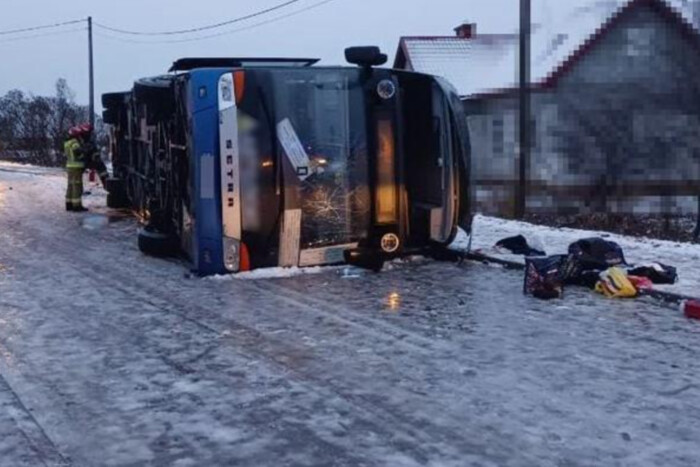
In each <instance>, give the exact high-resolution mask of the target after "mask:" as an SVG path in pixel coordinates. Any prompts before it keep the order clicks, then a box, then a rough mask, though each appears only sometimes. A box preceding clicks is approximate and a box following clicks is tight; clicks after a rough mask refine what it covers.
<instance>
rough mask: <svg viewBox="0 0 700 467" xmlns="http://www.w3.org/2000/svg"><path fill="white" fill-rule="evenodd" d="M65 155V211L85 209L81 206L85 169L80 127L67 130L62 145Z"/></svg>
mask: <svg viewBox="0 0 700 467" xmlns="http://www.w3.org/2000/svg"><path fill="white" fill-rule="evenodd" d="M63 151H64V153H65V155H66V172H67V175H68V188H67V190H66V211H76V212H81V211H85V208H84V207H83V171H84V170H85V161H84V158H83V157H84V155H83V151H82V148H81V144H80V129H79V128H78V127H74V128H71V129H70V130H68V139H67V140H66V142H65V143H64V145H63Z"/></svg>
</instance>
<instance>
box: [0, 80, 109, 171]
mask: <svg viewBox="0 0 700 467" xmlns="http://www.w3.org/2000/svg"><path fill="white" fill-rule="evenodd" d="M88 114H89V110H88V107H86V106H82V105H78V104H76V103H75V94H74V92H73V91H72V90H71V88H70V87H69V86H68V83H67V82H66V80H65V79H62V78H61V79H59V80H58V81H56V94H55V95H54V96H50V97H46V96H35V95H32V94H26V93H24V92H22V91H19V90H12V91H9V92H8V93H7V94H5V95H4V96H2V97H0V159H5V160H14V161H17V162H23V163H28V164H35V165H44V166H61V165H63V164H64V162H65V156H64V155H63V142H64V141H65V139H66V136H67V133H68V129H69V128H71V127H73V126H75V125H77V124H79V123H82V122H85V121H87V120H88ZM96 121H97V124H96V127H97V128H96V135H97V138H98V140H100V141H101V142H102V140H104V138H105V130H104V125H102V123H101V119H99V118H96Z"/></svg>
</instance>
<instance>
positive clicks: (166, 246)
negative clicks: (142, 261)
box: [138, 227, 177, 258]
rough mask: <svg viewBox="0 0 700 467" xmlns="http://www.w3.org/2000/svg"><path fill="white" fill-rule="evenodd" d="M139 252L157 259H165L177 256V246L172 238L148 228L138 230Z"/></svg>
mask: <svg viewBox="0 0 700 467" xmlns="http://www.w3.org/2000/svg"><path fill="white" fill-rule="evenodd" d="M138 243H139V250H140V251H141V253H143V254H145V255H148V256H155V257H157V258H166V257H169V256H175V255H176V254H177V246H176V244H175V241H174V239H173V237H172V236H170V235H168V234H164V233H162V232H158V231H156V230H153V229H149V228H148V227H146V228H144V229H141V230H139V238H138Z"/></svg>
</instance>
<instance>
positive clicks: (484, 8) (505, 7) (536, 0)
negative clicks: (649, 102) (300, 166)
mask: <svg viewBox="0 0 700 467" xmlns="http://www.w3.org/2000/svg"><path fill="white" fill-rule="evenodd" d="M281 1H282V0H258V1H243V0H196V1H193V0H110V1H105V0H61V1H56V0H4V1H3V7H2V10H3V11H2V15H0V30H7V29H15V28H22V27H27V26H33V25H42V24H50V23H55V22H59V21H67V20H72V19H76V18H82V17H87V16H88V15H92V16H93V17H94V20H95V21H96V22H101V23H103V24H108V25H110V26H114V27H117V28H123V29H132V30H144V31H153V30H159V31H160V30H171V29H179V28H187V27H196V26H201V25H207V24H211V23H216V22H220V21H224V20H226V19H230V18H235V17H238V16H241V15H245V14H248V13H251V12H254V11H258V10H261V9H263V8H267V7H270V6H272V5H276V4H278V3H281ZM318 1H319V0H302V1H301V2H299V4H297V5H294V6H290V7H288V8H286V9H284V10H280V11H278V12H274V13H270V14H268V15H265V16H262V17H260V18H256V19H253V20H251V21H248V22H245V23H239V24H237V25H233V26H229V27H225V28H221V29H218V30H215V31H214V32H219V31H222V32H223V31H229V30H232V29H237V28H241V27H245V26H248V25H250V24H254V23H256V22H260V21H262V20H266V19H270V18H275V17H277V16H280V15H282V14H286V13H288V12H292V11H295V10H298V9H301V8H304V7H305V6H308V5H312V4H314V3H317V2H318ZM591 1H592V0H532V3H533V21H534V22H539V23H552V22H556V21H557V18H558V17H561V15H564V14H566V12H568V11H570V10H571V9H573V8H575V7H577V6H579V5H583V4H586V3H590V2H591ZM518 3H519V1H518V0H333V1H331V2H330V3H328V4H325V5H322V6H320V7H318V8H315V9H312V10H309V11H306V12H303V13H300V14H299V15H296V16H292V17H289V18H286V19H282V20H280V21H277V22H272V23H269V24H266V25H263V26H260V27H256V28H252V29H249V30H246V31H241V32H236V33H233V34H229V35H224V36H221V37H217V38H212V39H206V40H201V41H197V42H187V43H131V42H124V41H123V40H119V39H127V40H151V41H152V40H158V39H159V38H155V39H153V38H145V39H144V38H140V37H133V36H123V35H117V34H114V33H107V32H106V31H102V30H100V29H98V28H96V33H99V35H97V34H96V36H95V67H96V68H95V73H96V74H95V76H96V94H97V96H98V100H97V101H98V102H97V105H98V108H99V95H100V94H102V93H103V92H109V91H120V90H126V89H128V88H129V87H130V84H131V83H132V82H133V80H134V79H136V78H138V77H142V76H147V75H152V74H158V73H161V72H164V71H165V70H166V69H167V68H168V67H169V65H170V64H171V62H172V61H173V60H174V59H176V58H178V57H185V56H256V55H258V56H304V57H306V56H308V57H318V58H321V59H322V60H323V61H324V63H326V64H342V63H343V62H344V60H343V49H344V48H345V47H346V46H349V45H368V44H371V45H379V46H381V48H382V49H383V50H384V51H385V52H386V53H388V54H389V56H390V60H393V57H394V55H395V53H396V48H397V45H398V39H399V37H400V36H402V35H450V34H452V28H453V27H455V26H456V25H457V24H459V23H460V22H461V21H462V20H463V19H469V20H470V21H473V22H476V23H477V24H478V30H479V31H480V32H482V33H495V32H511V31H514V30H515V28H516V26H517V21H518ZM73 27H75V26H68V27H67V28H63V30H65V29H71V28H73ZM35 34H36V33H35ZM107 34H109V36H108V35H107ZM200 35H202V34H200ZM15 37H20V36H0V63H2V71H3V72H2V73H1V74H0V94H4V93H5V92H6V91H8V90H10V89H14V88H19V89H22V90H25V91H29V92H32V93H35V94H53V89H54V83H55V81H56V79H57V78H59V77H64V78H66V79H67V80H68V82H69V84H70V86H71V87H72V88H73V89H74V90H75V91H76V97H77V100H78V102H81V103H86V102H87V41H86V37H87V33H86V32H82V31H81V32H72V33H68V34H61V35H55V36H48V37H41V38H34V39H30V40H21V41H8V39H13V38H15ZM183 37H192V36H183ZM166 39H168V38H166ZM171 39H172V38H171Z"/></svg>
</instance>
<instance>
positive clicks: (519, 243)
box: [496, 235, 545, 256]
mask: <svg viewBox="0 0 700 467" xmlns="http://www.w3.org/2000/svg"><path fill="white" fill-rule="evenodd" d="M496 246H497V247H500V248H505V249H506V250H508V251H510V252H511V253H513V254H516V255H525V256H545V252H544V251H540V250H537V249H535V248H532V247H531V246H530V245H529V244H528V243H527V239H526V238H525V237H523V236H522V235H516V236H515V237H508V238H504V239H502V240H499V241H498V243H496Z"/></svg>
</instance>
